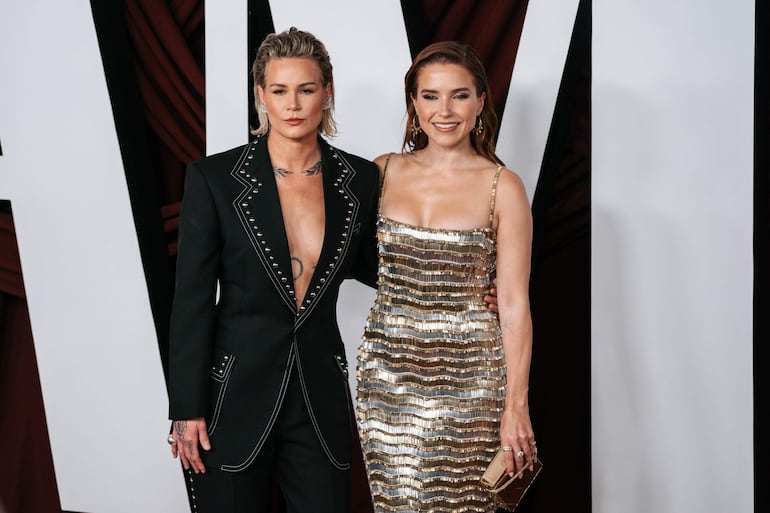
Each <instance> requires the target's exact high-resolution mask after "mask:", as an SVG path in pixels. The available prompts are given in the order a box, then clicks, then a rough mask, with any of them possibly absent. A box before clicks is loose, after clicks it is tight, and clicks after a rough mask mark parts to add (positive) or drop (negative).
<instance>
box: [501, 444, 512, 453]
mask: <svg viewBox="0 0 770 513" xmlns="http://www.w3.org/2000/svg"><path fill="white" fill-rule="evenodd" d="M502 449H503V450H504V451H505V452H511V451H512V450H513V447H511V446H510V445H504V446H503V447H502Z"/></svg>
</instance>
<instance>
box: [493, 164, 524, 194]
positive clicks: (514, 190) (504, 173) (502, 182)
mask: <svg viewBox="0 0 770 513" xmlns="http://www.w3.org/2000/svg"><path fill="white" fill-rule="evenodd" d="M497 194H498V197H499V196H500V195H503V196H505V197H506V198H508V199H510V200H515V199H519V200H521V199H523V200H525V201H527V202H528V200H527V191H526V190H525V188H524V182H523V181H522V180H521V177H520V176H519V175H518V174H516V172H514V171H511V170H510V169H508V168H507V167H503V169H502V170H501V171H500V178H499V179H498V181H497Z"/></svg>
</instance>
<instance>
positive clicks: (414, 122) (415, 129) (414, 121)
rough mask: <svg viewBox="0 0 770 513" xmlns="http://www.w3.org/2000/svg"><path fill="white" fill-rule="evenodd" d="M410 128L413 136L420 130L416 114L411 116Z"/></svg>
mask: <svg viewBox="0 0 770 513" xmlns="http://www.w3.org/2000/svg"><path fill="white" fill-rule="evenodd" d="M410 130H411V131H412V136H413V137H414V136H415V135H417V134H419V133H420V132H422V127H421V126H420V125H418V124H417V116H415V117H413V118H412V126H411V127H410Z"/></svg>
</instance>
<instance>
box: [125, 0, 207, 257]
mask: <svg viewBox="0 0 770 513" xmlns="http://www.w3.org/2000/svg"><path fill="white" fill-rule="evenodd" d="M124 12H125V18H126V28H127V32H128V37H129V40H130V43H131V49H132V52H133V56H132V57H133V66H134V71H135V74H136V84H137V89H138V91H139V95H140V98H141V103H142V109H143V113H144V119H145V122H146V125H147V128H148V130H147V145H148V147H149V150H150V157H151V159H152V164H153V172H154V174H155V176H156V180H157V185H158V190H159V193H160V194H159V196H160V199H161V205H159V206H158V208H160V211H161V213H162V216H163V222H164V230H165V232H166V233H167V235H168V252H169V255H175V254H176V246H177V241H176V230H177V228H178V225H179V208H180V205H181V200H182V190H183V183H184V171H185V168H186V166H187V164H188V163H190V162H191V161H193V160H196V159H199V158H201V157H202V156H203V155H204V151H205V135H206V133H205V90H204V73H203V56H204V19H203V1H202V0H169V1H166V2H158V1H155V0H125V4H124Z"/></svg>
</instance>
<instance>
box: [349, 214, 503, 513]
mask: <svg viewBox="0 0 770 513" xmlns="http://www.w3.org/2000/svg"><path fill="white" fill-rule="evenodd" d="M377 233H378V241H379V257H380V262H379V286H378V293H377V300H376V302H375V305H374V307H373V308H372V310H371V313H370V314H369V318H368V320H367V324H366V329H365V332H364V337H363V341H362V343H361V346H360V348H359V351H358V371H357V372H358V374H357V377H358V393H357V412H356V413H357V420H358V425H359V429H360V435H361V443H362V447H363V452H364V459H365V463H366V470H367V474H368V476H369V486H370V489H371V492H372V498H373V502H374V510H375V512H378V513H379V512H388V511H400V512H408V511H414V512H417V511H420V512H423V511H430V512H453V513H455V512H461V511H474V512H494V511H495V505H494V503H493V499H492V497H491V496H490V493H489V492H488V491H486V490H485V489H484V488H483V487H481V485H480V484H479V479H480V477H481V475H482V474H483V473H484V470H485V469H486V468H487V466H488V465H489V462H490V461H491V460H492V458H493V457H494V455H495V453H496V451H497V450H498V449H499V447H500V433H499V429H500V417H501V415H502V410H503V398H504V394H505V359H504V357H503V348H502V340H501V337H500V326H499V322H498V319H497V316H496V315H495V314H494V313H492V312H490V311H489V310H488V308H487V306H486V304H485V303H484V300H483V297H484V294H485V292H486V290H487V288H488V286H489V279H490V273H491V272H492V270H493V268H494V262H495V253H496V250H495V248H496V246H495V233H494V231H492V229H491V228H478V229H472V230H438V229H430V228H421V227H416V226H412V225H408V224H404V223H399V222H397V221H393V220H390V219H388V218H385V217H382V216H380V218H379V221H378V231H377Z"/></svg>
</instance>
